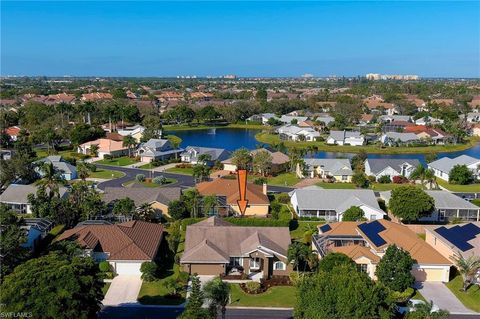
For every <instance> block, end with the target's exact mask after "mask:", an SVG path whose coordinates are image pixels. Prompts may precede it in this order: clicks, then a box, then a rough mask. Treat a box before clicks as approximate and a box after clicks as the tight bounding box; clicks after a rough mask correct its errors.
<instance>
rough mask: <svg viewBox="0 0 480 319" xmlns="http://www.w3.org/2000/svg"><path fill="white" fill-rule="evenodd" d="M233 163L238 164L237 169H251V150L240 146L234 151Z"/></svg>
mask: <svg viewBox="0 0 480 319" xmlns="http://www.w3.org/2000/svg"><path fill="white" fill-rule="evenodd" d="M232 163H233V164H234V165H235V166H237V169H249V168H250V165H251V163H252V156H251V155H250V151H249V150H247V149H246V148H240V149H238V150H236V151H234V152H233V154H232Z"/></svg>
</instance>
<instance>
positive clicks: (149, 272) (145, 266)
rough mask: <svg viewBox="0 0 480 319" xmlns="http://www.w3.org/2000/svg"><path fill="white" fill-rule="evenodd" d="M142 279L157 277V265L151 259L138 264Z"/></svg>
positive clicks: (148, 279) (152, 279)
mask: <svg viewBox="0 0 480 319" xmlns="http://www.w3.org/2000/svg"><path fill="white" fill-rule="evenodd" d="M140 271H141V272H142V279H143V280H145V281H154V280H155V279H157V271H158V266H157V264H156V263H154V262H153V261H146V262H144V263H142V265H141V266H140Z"/></svg>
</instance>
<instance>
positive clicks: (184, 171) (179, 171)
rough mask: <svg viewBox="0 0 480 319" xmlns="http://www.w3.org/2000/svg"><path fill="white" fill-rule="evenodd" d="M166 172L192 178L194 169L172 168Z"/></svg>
mask: <svg viewBox="0 0 480 319" xmlns="http://www.w3.org/2000/svg"><path fill="white" fill-rule="evenodd" d="M166 172H168V173H175V174H182V175H190V176H192V175H193V168H192V167H172V168H169V169H167V170H166Z"/></svg>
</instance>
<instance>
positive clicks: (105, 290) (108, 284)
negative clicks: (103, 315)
mask: <svg viewBox="0 0 480 319" xmlns="http://www.w3.org/2000/svg"><path fill="white" fill-rule="evenodd" d="M111 284H112V283H111V282H105V283H103V287H102V292H103V295H104V296H105V295H106V294H107V291H108V288H110V285H111Z"/></svg>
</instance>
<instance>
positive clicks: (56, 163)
mask: <svg viewBox="0 0 480 319" xmlns="http://www.w3.org/2000/svg"><path fill="white" fill-rule="evenodd" d="M37 163H52V164H53V167H54V168H55V169H56V170H58V171H60V172H63V173H70V174H72V173H75V172H76V171H77V168H76V167H75V166H73V165H72V164H70V163H68V162H66V161H64V160H63V159H62V157H61V156H58V155H52V156H48V157H45V158H42V159H41V160H38V161H37Z"/></svg>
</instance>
